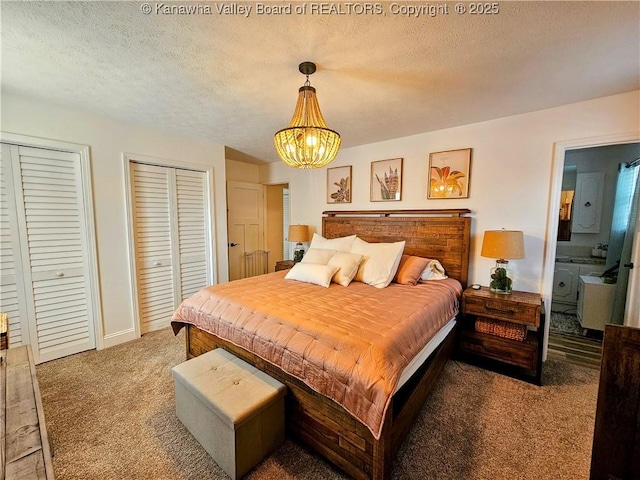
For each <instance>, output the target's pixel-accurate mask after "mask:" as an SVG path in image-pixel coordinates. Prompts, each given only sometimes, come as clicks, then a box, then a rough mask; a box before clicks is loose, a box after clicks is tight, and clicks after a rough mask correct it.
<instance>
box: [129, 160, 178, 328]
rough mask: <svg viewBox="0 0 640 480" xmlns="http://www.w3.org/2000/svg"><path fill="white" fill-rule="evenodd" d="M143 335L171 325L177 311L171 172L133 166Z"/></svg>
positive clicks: (137, 260)
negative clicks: (175, 306)
mask: <svg viewBox="0 0 640 480" xmlns="http://www.w3.org/2000/svg"><path fill="white" fill-rule="evenodd" d="M131 170H132V172H131V173H132V175H131V178H132V181H133V217H134V218H133V221H134V232H135V233H134V235H135V242H136V268H137V278H138V305H139V316H140V323H141V333H146V332H150V331H152V330H157V329H158V328H162V327H165V326H167V325H169V322H170V320H171V315H172V314H173V311H174V305H175V300H174V277H173V266H172V254H171V250H172V248H171V247H172V229H171V223H172V222H171V206H170V203H171V202H170V198H171V195H172V193H171V192H170V183H171V182H170V181H169V173H170V171H169V169H167V168H164V167H157V166H153V165H141V164H137V163H132V164H131Z"/></svg>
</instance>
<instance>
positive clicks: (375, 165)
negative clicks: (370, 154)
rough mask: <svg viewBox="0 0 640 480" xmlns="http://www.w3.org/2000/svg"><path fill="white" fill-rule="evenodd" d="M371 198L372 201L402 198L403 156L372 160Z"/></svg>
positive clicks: (394, 200) (398, 199)
mask: <svg viewBox="0 0 640 480" xmlns="http://www.w3.org/2000/svg"><path fill="white" fill-rule="evenodd" d="M370 200H371V201H372V202H397V201H400V200H402V158H391V159H389V160H378V161H375V162H371V178H370Z"/></svg>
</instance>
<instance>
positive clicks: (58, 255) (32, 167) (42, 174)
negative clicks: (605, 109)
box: [2, 145, 95, 362]
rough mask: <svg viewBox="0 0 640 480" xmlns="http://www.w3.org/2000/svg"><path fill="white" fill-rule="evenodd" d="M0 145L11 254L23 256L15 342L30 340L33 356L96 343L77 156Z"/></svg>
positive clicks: (64, 352) (52, 356)
mask: <svg viewBox="0 0 640 480" xmlns="http://www.w3.org/2000/svg"><path fill="white" fill-rule="evenodd" d="M2 149H3V151H2V161H3V167H7V168H6V171H5V173H11V179H9V178H6V175H5V178H4V180H5V186H6V187H8V188H7V190H9V189H11V190H12V192H11V193H12V194H13V199H14V201H15V203H14V205H13V206H12V205H10V203H11V202H7V205H8V208H9V211H10V210H11V209H12V208H13V209H14V211H13V214H14V215H15V217H14V218H15V224H16V225H17V228H16V229H15V230H13V229H12V237H14V238H13V243H12V246H13V247H16V248H19V250H20V252H16V251H15V250H16V248H14V250H13V256H14V261H15V259H17V258H18V256H19V257H20V260H21V263H22V268H21V272H16V290H17V292H18V296H23V298H24V303H25V307H26V317H27V318H26V319H25V318H21V319H20V323H21V327H22V328H21V334H22V343H23V344H24V343H30V344H31V347H32V350H33V352H34V355H35V357H36V358H35V360H36V362H44V361H48V360H53V359H55V358H60V357H63V356H66V355H70V354H73V353H78V352H82V351H84V350H89V349H92V348H95V334H94V322H93V310H92V305H91V284H90V278H89V274H88V262H89V255H88V250H87V245H86V225H85V224H84V208H85V205H84V194H83V184H82V171H81V164H80V156H79V155H78V154H77V153H71V152H60V151H54V150H47V149H41V148H31V147H22V146H17V145H3V147H2ZM6 157H9V158H6ZM10 184H11V185H10ZM3 203H4V202H3ZM10 213H11V211H10ZM10 216H11V215H10ZM10 221H11V220H10ZM16 239H17V242H16ZM3 290H4V288H3ZM25 330H28V336H29V342H27V341H26V338H25ZM9 334H10V337H13V335H14V333H12V332H11V331H10V332H9Z"/></svg>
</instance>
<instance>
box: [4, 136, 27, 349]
mask: <svg viewBox="0 0 640 480" xmlns="http://www.w3.org/2000/svg"><path fill="white" fill-rule="evenodd" d="M1 155H2V157H1V158H0V310H1V311H2V312H4V313H6V314H7V317H8V318H9V347H17V346H20V345H22V332H23V331H24V332H25V337H26V341H25V343H29V332H28V327H27V326H25V327H24V328H23V327H22V322H23V321H24V322H26V319H27V313H26V304H25V300H26V299H25V295H24V288H22V287H19V285H21V284H22V278H20V281H19V280H18V276H19V274H20V272H22V264H21V258H20V242H19V237H18V221H17V216H16V206H15V203H16V202H15V195H14V192H13V184H12V181H11V178H12V175H11V170H12V169H11V163H10V162H11V151H10V147H9V146H8V145H2V152H1Z"/></svg>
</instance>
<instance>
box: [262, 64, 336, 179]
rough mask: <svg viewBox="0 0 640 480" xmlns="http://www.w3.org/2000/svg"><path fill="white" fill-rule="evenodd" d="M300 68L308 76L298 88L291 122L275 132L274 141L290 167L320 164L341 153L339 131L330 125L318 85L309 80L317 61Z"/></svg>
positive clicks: (322, 164) (281, 156)
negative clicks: (319, 97) (325, 115)
mask: <svg viewBox="0 0 640 480" xmlns="http://www.w3.org/2000/svg"><path fill="white" fill-rule="evenodd" d="M298 70H300V73H302V74H303V75H306V76H307V81H306V82H305V83H304V85H303V86H302V87H300V89H299V90H298V103H297V104H296V109H295V111H294V112H293V117H291V122H289V126H288V127H287V128H283V129H282V130H279V131H278V132H277V133H276V134H275V136H274V138H273V143H274V145H275V147H276V151H277V152H278V155H279V156H280V159H281V160H282V161H283V162H284V163H285V164H287V165H289V166H290V167H296V168H321V167H324V166H325V165H327V164H329V163H330V162H331V161H332V160H333V159H334V158H335V157H336V155H337V154H338V150H339V149H340V134H339V133H338V132H336V131H335V130H331V129H330V128H327V124H326V123H325V122H324V118H322V113H321V112H320V105H318V98H317V97H316V89H315V88H313V87H312V86H311V84H310V83H309V75H311V74H313V73H314V72H315V71H316V65H315V63H312V62H302V63H301V64H300V65H299V66H298Z"/></svg>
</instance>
